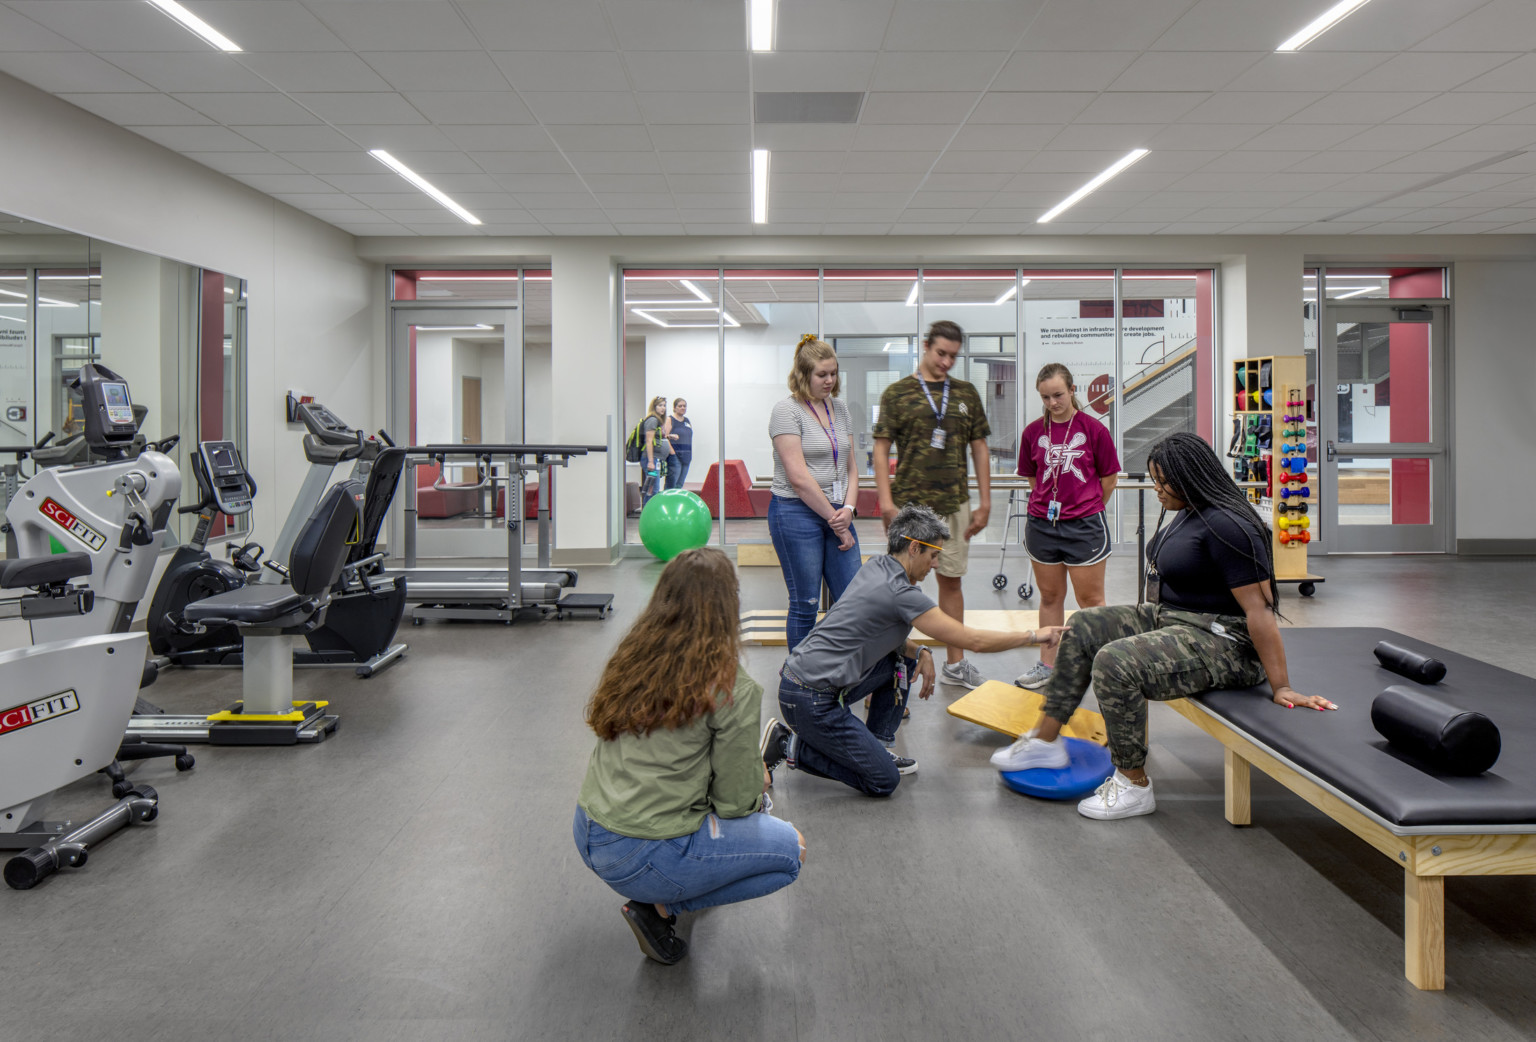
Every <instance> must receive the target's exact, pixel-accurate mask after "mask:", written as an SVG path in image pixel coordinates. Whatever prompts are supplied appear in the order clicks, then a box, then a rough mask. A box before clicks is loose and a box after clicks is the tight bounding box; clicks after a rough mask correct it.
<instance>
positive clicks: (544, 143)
mask: <svg viewBox="0 0 1536 1042" xmlns="http://www.w3.org/2000/svg"><path fill="white" fill-rule="evenodd" d="M560 129H561V130H562V132H563V131H571V132H572V133H573V136H574V132H575V131H577V130H581V131H598V130H622V131H630V132H633V131H636V130H639V136H640V141H641V144H640V145H639V146H638V147H640V148H649V147H650V139H649V138H647V137H646V136H645V131H644V130H640V129H639V128H636V127H580V128H576V127H562V128H560ZM443 133H444V134H446V135H447V136H448V140H449V141H452V142H453V143H454V144H455V145H457V146H458V147H459V148H464V149H470V150H473V151H483V152H522V151H530V152H538V151H551V150H553V149H554V147H555V142H554V140H552V138H551V134H550V132H549V131H547V130H545V129H544V128H543V127H539V126H524V127H504V126H497V127H444V128H443ZM596 136H597V135H593V134H588V135H586V138H585V139H586V140H590V139H593V138H595V137H596ZM585 147H589V148H594V149H602V148H608V147H618V148H626V147H634V146H631V145H618V146H610V145H604V144H597V145H587V146H585Z"/></svg>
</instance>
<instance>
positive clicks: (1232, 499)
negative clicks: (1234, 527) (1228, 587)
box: [1147, 431, 1280, 615]
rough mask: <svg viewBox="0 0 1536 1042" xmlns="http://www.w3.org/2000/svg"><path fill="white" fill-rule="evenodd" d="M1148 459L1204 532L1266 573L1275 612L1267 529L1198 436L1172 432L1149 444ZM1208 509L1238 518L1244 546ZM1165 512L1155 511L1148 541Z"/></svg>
mask: <svg viewBox="0 0 1536 1042" xmlns="http://www.w3.org/2000/svg"><path fill="white" fill-rule="evenodd" d="M1147 462H1148V463H1149V464H1152V463H1155V464H1157V469H1158V472H1159V473H1160V474H1161V475H1162V483H1163V484H1165V485H1167V486H1168V488H1169V489H1170V490H1171V491H1172V492H1173V494H1174V495H1176V496H1178V497H1179V498H1180V499H1182V500H1183V501H1184V502H1185V504H1186V505H1187V506H1188V508H1189V510H1190V511H1191V512H1192V513H1193V514H1194V515H1195V516H1196V517H1198V518H1199V519H1200V523H1201V524H1203V525H1205V527H1206V530H1207V531H1208V532H1210V533H1211V534H1212V535H1213V536H1215V537H1216V538H1217V539H1220V540H1221V541H1222V542H1223V543H1225V544H1226V545H1227V546H1228V547H1229V548H1231V549H1232V550H1234V551H1236V552H1237V553H1239V554H1242V555H1243V556H1244V557H1246V558H1248V559H1249V560H1250V561H1252V562H1254V563H1255V564H1257V565H1258V566H1259V568H1260V569H1261V570H1262V572H1263V573H1264V574H1265V575H1267V576H1268V577H1269V610H1270V611H1272V612H1274V613H1275V614H1276V615H1279V614H1280V590H1279V588H1278V587H1277V586H1276V585H1275V562H1274V559H1273V557H1272V556H1271V554H1270V552H1269V530H1268V528H1266V527H1265V525H1264V521H1263V519H1262V518H1260V517H1259V512H1258V511H1257V510H1255V509H1253V504H1252V503H1250V502H1248V497H1247V496H1245V495H1243V492H1242V489H1240V488H1238V487H1237V485H1235V484H1234V483H1233V481H1232V477H1231V475H1229V474H1228V473H1227V470H1226V468H1225V467H1223V466H1222V465H1221V461H1220V460H1218V459H1217V458H1216V453H1215V451H1214V450H1212V448H1211V447H1210V446H1209V445H1207V444H1206V443H1205V441H1204V440H1203V439H1201V438H1200V437H1199V436H1198V435H1195V434H1191V433H1189V432H1188V431H1177V432H1175V433H1173V434H1170V435H1168V437H1166V438H1164V439H1163V440H1162V441H1160V442H1158V443H1157V444H1155V445H1153V446H1152V448H1151V450H1150V451H1149V452H1148V453H1147ZM1210 510H1220V511H1222V512H1224V513H1226V514H1228V515H1229V516H1231V517H1232V518H1234V519H1235V520H1236V521H1238V522H1239V524H1240V525H1241V527H1242V528H1243V529H1244V530H1245V531H1246V532H1247V534H1248V546H1246V547H1242V546H1234V545H1233V544H1232V543H1231V542H1230V541H1228V540H1227V539H1226V538H1224V537H1223V536H1222V534H1221V533H1220V532H1218V531H1216V529H1214V528H1212V527H1211V523H1210V522H1209V521H1207V520H1206V517H1205V514H1206V512H1207V511H1210ZM1167 515H1168V511H1167V509H1166V508H1164V509H1163V510H1162V511H1161V512H1159V513H1158V515H1157V529H1156V530H1155V531H1154V532H1153V533H1152V538H1153V539H1156V538H1157V534H1158V532H1161V531H1162V529H1163V519H1164V518H1165V517H1167Z"/></svg>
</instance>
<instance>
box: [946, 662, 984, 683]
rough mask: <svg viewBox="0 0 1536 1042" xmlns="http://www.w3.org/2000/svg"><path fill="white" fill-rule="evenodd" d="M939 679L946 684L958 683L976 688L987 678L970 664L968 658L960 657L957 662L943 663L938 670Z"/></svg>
mask: <svg viewBox="0 0 1536 1042" xmlns="http://www.w3.org/2000/svg"><path fill="white" fill-rule="evenodd" d="M939 679H940V680H942V681H944V683H946V684H959V685H960V686H961V687H970V688H977V687H980V686H981V685H983V684H985V683H986V682H987V678H986V677H984V676H982V675H981V670H979V669H977V668H976V667H975V666H973V665H971V661H970V659H961V660H960V661H959V662H948V663H945V665H944V668H943V669H942V670H940V671H939Z"/></svg>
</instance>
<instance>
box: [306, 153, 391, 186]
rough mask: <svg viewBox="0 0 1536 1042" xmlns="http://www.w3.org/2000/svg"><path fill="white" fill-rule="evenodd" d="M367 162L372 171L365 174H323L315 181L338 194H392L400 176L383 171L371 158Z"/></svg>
mask: <svg viewBox="0 0 1536 1042" xmlns="http://www.w3.org/2000/svg"><path fill="white" fill-rule="evenodd" d="M368 162H369V163H371V164H372V165H373V171H372V172H370V173H366V174H325V175H322V176H321V177H318V178H316V180H319V181H323V182H325V184H326V185H328V186H330V187H331V188H333V189H335V190H336V191H338V192H370V193H377V192H393V191H395V190H396V189H398V188H399V187H400V175H399V174H396V173H393V172H391V171H390V170H387V169H385V167H384V165H383V164H382V163H380V162H378V161H377V160H375V159H374V158H373V157H372V156H369V157H368Z"/></svg>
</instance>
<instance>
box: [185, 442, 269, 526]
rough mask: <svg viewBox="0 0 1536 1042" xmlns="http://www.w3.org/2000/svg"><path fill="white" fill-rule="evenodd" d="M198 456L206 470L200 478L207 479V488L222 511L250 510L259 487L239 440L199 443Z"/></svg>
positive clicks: (203, 469)
mask: <svg viewBox="0 0 1536 1042" xmlns="http://www.w3.org/2000/svg"><path fill="white" fill-rule="evenodd" d="M197 457H198V460H199V461H200V462H201V464H202V471H203V472H202V474H199V475H198V477H200V478H201V477H206V478H207V482H208V484H207V488H206V491H207V492H208V493H210V494H211V495H212V496H213V502H214V504H215V505H216V506H217V507H218V508H219V512H220V513H223V514H229V515H231V516H235V515H239V514H246V513H249V512H250V509H251V500H252V498H253V497H254V496H255V494H256V489H255V487H254V482H252V481H251V475H250V474H249V473H247V471H246V469H245V464H244V463H243V462H242V461H241V459H240V450H239V449H237V448H235V443H234V442H232V441H205V442H201V443H199V444H198V446H197Z"/></svg>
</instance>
